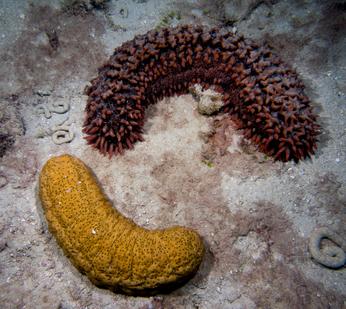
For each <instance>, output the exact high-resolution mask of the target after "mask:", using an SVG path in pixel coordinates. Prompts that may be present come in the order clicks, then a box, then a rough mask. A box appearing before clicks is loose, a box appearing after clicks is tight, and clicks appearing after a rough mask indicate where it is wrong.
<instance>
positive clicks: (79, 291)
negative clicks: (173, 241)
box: [0, 0, 346, 309]
mask: <svg viewBox="0 0 346 309" xmlns="http://www.w3.org/2000/svg"><path fill="white" fill-rule="evenodd" d="M68 2H69V1H65V2H64V3H65V9H63V5H62V4H61V2H60V1H53V0H49V1H48V0H47V1H43V0H42V1H23V0H11V1H10V0H1V1H0V59H1V65H0V96H1V97H0V129H1V131H0V137H1V141H0V143H1V144H0V152H1V155H2V157H1V158H0V164H1V165H0V308H4V309H5V308H60V309H63V308H64V309H70V308H105V309H106V308H109V309H110V308H141V309H144V308H148V309H149V308H215V309H216V308H239V309H240V308H273V309H276V308H321V309H322V308H323V309H324V308H333V309H338V308H345V306H346V302H345V301H346V272H345V267H343V268H341V269H338V270H332V269H328V268H326V267H324V266H322V265H320V264H318V263H316V262H315V261H314V260H312V259H311V257H310V254H309V251H308V240H309V237H310V235H311V233H312V231H313V230H314V229H315V228H318V227H323V226H325V227H328V228H330V229H331V230H333V231H335V232H336V233H338V234H339V235H341V236H342V237H343V238H344V239H345V237H346V216H345V205H346V162H345V153H346V125H345V124H346V102H345V93H346V87H345V86H346V79H345V77H346V52H345V50H346V35H345V29H346V3H345V1H309V0H305V1H301V0H296V1H295V0H292V1H289V0H277V1H256V0H252V1H251V0H246V1H220V0H215V1H206V0H190V1H159V0H147V1H145V0H142V1H138V0H137V1H135V0H127V1H123V0H118V1H116V0H112V1H110V2H108V3H107V7H106V8H103V9H102V8H101V9H97V8H95V7H93V6H92V5H91V4H90V3H88V1H85V2H86V3H87V5H85V6H84V7H79V8H77V9H72V10H71V9H69V10H66V3H68ZM70 2H71V1H70ZM80 2H82V1H80ZM177 23H200V24H204V25H210V26H212V25H221V24H222V25H224V26H226V27H228V30H229V31H234V32H238V33H241V34H244V35H245V36H247V37H251V38H253V39H255V40H257V41H259V42H265V41H266V42H269V43H270V44H271V45H272V47H273V49H274V50H275V51H276V52H277V53H278V54H280V55H281V56H282V58H283V59H284V60H285V61H286V62H287V63H288V64H289V65H290V66H291V67H293V68H294V69H295V70H297V72H298V73H299V75H300V78H301V79H302V80H303V81H304V83H305V85H306V93H307V95H308V96H309V97H310V98H311V101H312V105H313V106H314V108H315V111H316V113H317V114H318V115H319V122H320V124H321V126H322V133H321V135H320V142H319V144H318V151H317V153H316V155H315V156H313V158H312V160H305V161H303V162H300V163H299V164H295V163H293V162H289V163H281V162H274V161H273V160H272V159H271V158H267V157H266V156H264V155H263V154H261V153H259V152H258V151H257V150H256V148H255V147H253V146H251V145H249V143H248V142H247V141H246V140H244V139H243V138H242V132H241V131H236V130H235V127H234V124H233V123H232V122H231V121H229V120H228V119H227V117H224V116H213V117H205V116H202V115H200V114H198V112H197V111H196V102H195V99H194V98H193V97H192V96H191V95H184V96H180V97H172V98H166V99H164V100H162V101H161V102H159V103H158V104H157V105H155V106H152V107H151V108H150V109H149V110H148V113H147V115H148V119H147V123H146V126H145V134H144V137H145V142H142V143H138V144H136V145H135V149H134V150H132V151H127V152H126V154H125V155H124V156H122V157H115V158H112V159H111V160H109V159H108V158H106V157H103V156H102V155H100V154H99V153H98V152H96V151H95V150H93V149H92V148H91V147H89V146H87V145H86V143H85V142H84V140H83V138H82V133H81V125H82V121H83V110H84V106H85V102H86V97H85V96H84V95H83V89H84V87H85V85H87V83H88V81H89V80H90V79H92V78H93V77H95V76H96V74H97V68H98V67H99V66H100V65H101V64H102V63H103V62H104V61H106V59H107V58H108V57H109V55H110V54H111V53H112V50H113V48H114V47H116V46H119V45H120V44H121V43H122V42H124V41H126V40H129V39H132V38H133V37H134V35H135V34H138V33H145V32H146V31H148V30H150V29H152V28H154V27H156V26H159V25H175V24H177ZM52 102H60V103H64V104H66V103H68V104H70V110H69V111H68V112H66V113H65V114H57V113H52V115H51V118H49V119H47V118H45V117H44V115H43V114H42V113H39V111H40V107H42V106H46V107H47V106H49V104H51V103H52ZM66 119H69V122H70V123H71V124H70V129H71V132H73V134H74V139H73V141H72V142H71V143H68V144H62V145H56V144H54V143H53V140H52V136H51V134H52V132H51V129H52V128H53V127H54V126H56V125H58V124H61V123H62V122H64V121H65V120H66ZM210 132H213V134H211V133H210ZM208 134H209V137H208ZM62 153H70V154H74V155H76V156H78V157H79V158H81V159H82V160H84V161H85V162H86V163H87V164H88V165H89V166H90V167H91V168H92V169H93V170H94V172H95V174H96V175H97V177H98V179H99V181H100V183H101V184H102V185H103V188H104V190H105V192H106V193H107V195H108V196H109V198H110V199H111V200H112V201H113V202H114V205H115V207H117V209H119V210H120V211H121V212H122V213H124V214H125V215H126V216H128V217H130V218H132V219H133V220H134V221H135V222H136V223H138V224H140V225H142V226H145V227H148V228H163V227H167V226H171V225H177V224H178V225H183V226H189V227H191V228H194V229H196V230H197V231H198V232H199V233H200V234H201V235H202V237H203V239H204V241H205V244H206V246H207V252H206V256H205V259H204V261H203V263H202V265H201V267H200V270H199V272H198V273H197V275H196V276H195V277H194V278H193V279H192V280H191V281H189V282H188V283H187V284H186V285H185V286H183V287H181V288H179V289H177V290H175V291H174V292H172V293H171V294H168V295H158V296H156V297H147V298H145V297H129V296H124V295H118V294H115V293H113V292H110V291H108V290H103V289H100V288H97V287H95V286H94V285H92V284H91V283H90V282H89V281H88V280H87V279H86V277H84V276H82V275H81V274H80V273H79V272H77V271H76V270H75V269H74V268H73V267H72V266H71V264H70V262H69V261H68V259H67V258H66V257H65V256H64V255H63V254H62V251H61V250H60V249H59V247H58V246H57V244H56V243H55V240H54V238H53V237H52V236H51V234H50V233H49V232H48V231H47V229H46V228H45V225H44V224H43V223H42V218H41V217H40V215H39V208H38V206H37V200H36V192H35V190H36V186H37V179H38V175H39V171H40V169H41V167H42V165H43V164H44V162H45V161H46V160H47V159H49V158H50V157H51V156H54V155H58V154H62Z"/></svg>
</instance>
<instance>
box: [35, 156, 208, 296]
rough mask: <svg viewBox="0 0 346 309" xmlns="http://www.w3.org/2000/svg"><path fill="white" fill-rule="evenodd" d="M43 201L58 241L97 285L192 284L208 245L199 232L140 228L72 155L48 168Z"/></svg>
mask: <svg viewBox="0 0 346 309" xmlns="http://www.w3.org/2000/svg"><path fill="white" fill-rule="evenodd" d="M39 197H40V200H41V204H42V207H43V210H44V213H45V216H46V219H47V222H48V226H49V229H50V231H51V232H52V234H53V235H54V236H55V237H56V239H57V242H58V243H59V245H60V246H61V247H62V249H63V250H64V252H65V254H66V255H67V256H68V257H69V258H70V260H71V262H72V263H73V264H74V265H75V266H76V267H77V268H78V269H79V270H80V271H81V272H82V273H85V274H86V275H87V276H88V278H89V279H90V280H91V281H92V282H93V283H95V284H96V285H99V286H103V287H107V288H110V289H112V290H115V291H119V292H123V293H127V294H134V295H136V294H138V295H143V294H155V293H157V292H161V291H165V290H166V289H171V288H172V287H175V286H176V285H178V284H180V283H181V282H184V281H186V280H188V279H189V278H190V277H192V276H193V274H194V273H195V272H196V271H197V270H198V267H199V265H200V263H201V261H202V258H203V254H204V246H203V242H202V240H201V238H200V236H199V235H198V234H197V233H196V232H194V231H193V230H190V229H188V228H184V227H172V228H169V229H165V230H147V229H144V228H141V227H139V226H138V225H136V224H135V223H134V222H133V221H131V220H130V219H128V218H126V217H124V216H123V215H121V214H120V213H119V212H118V211H117V210H116V209H114V208H113V207H112V204H111V203H110V201H109V200H108V199H107V198H106V196H105V195H104V193H103V192H102V189H101V188H100V186H99V185H98V183H97V181H96V179H95V177H94V176H93V174H92V172H91V171H90V170H89V169H88V168H87V167H86V166H85V164H84V163H83V162H82V161H80V160H79V159H77V158H75V157H72V156H70V155H62V156H59V157H54V158H52V159H50V160H48V161H47V163H46V164H45V165H44V167H43V169H42V172H41V174H40V180H39Z"/></svg>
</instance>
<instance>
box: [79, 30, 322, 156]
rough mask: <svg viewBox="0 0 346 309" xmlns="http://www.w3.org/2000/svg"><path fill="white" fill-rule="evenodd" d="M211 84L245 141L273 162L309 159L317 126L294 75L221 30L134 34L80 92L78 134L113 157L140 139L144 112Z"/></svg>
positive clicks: (265, 50)
mask: <svg viewBox="0 0 346 309" xmlns="http://www.w3.org/2000/svg"><path fill="white" fill-rule="evenodd" d="M196 83H198V84H201V85H202V86H203V88H208V87H209V86H211V85H214V86H215V88H216V90H217V91H219V92H220V93H222V94H223V100H224V106H223V108H222V109H221V110H220V112H224V113H229V114H230V116H231V117H232V119H234V120H235V122H236V124H237V125H238V126H239V128H240V129H243V130H244V135H245V137H246V138H249V139H251V140H252V141H253V142H254V143H255V144H257V145H258V147H259V150H260V151H262V152H264V153H266V154H267V155H270V156H273V157H274V158H275V160H281V161H289V160H295V161H296V162H297V161H299V160H300V159H304V158H306V157H310V155H311V154H313V153H314V151H315V150H316V148H317V146H316V143H317V135H318V132H319V125H318V124H317V122H316V116H315V115H314V113H313V111H312V107H311V106H310V101H309V99H308V97H307V96H306V95H305V93H304V85H303V83H302V82H301V81H300V80H299V79H298V77H297V74H296V73H295V72H294V71H293V70H291V69H290V68H289V67H288V66H287V65H285V64H284V63H283V61H282V60H281V59H280V58H279V57H278V56H277V55H276V54H275V53H274V52H273V51H272V50H271V49H270V48H269V47H267V46H264V45H260V44H257V43H255V42H253V41H252V40H249V39H246V38H244V37H243V36H241V35H236V34H232V33H229V32H227V31H225V30H224V29H222V28H212V29H207V28H204V27H202V26H191V25H184V26H178V27H176V28H166V29H162V30H159V31H156V30H152V31H149V32H148V33H146V34H144V35H137V36H135V38H134V39H133V40H131V41H128V42H125V43H124V44H123V45H122V46H120V47H118V48H116V49H115V51H114V53H113V55H112V56H111V57H110V59H109V61H108V62H107V63H105V64H104V65H103V66H102V67H101V68H100V69H99V75H98V76H97V77H96V78H95V79H93V80H92V81H91V85H90V86H88V87H86V94H87V95H88V96H89V98H88V101H87V105H86V109H85V111H86V116H85V121H84V128H83V132H84V133H86V134H87V136H85V139H86V140H87V142H88V143H89V144H91V145H93V146H94V147H95V148H97V149H98V150H99V151H100V152H101V153H102V154H108V155H109V157H112V156H113V155H116V154H122V153H123V152H124V150H125V149H132V148H133V144H134V143H135V142H137V141H138V140H139V141H142V140H143V136H142V133H143V122H144V115H145V109H146V107H147V106H148V105H149V104H153V103H155V102H156V101H158V100H159V99H161V98H163V97H165V96H172V95H179V94H183V93H187V92H188V89H189V87H190V86H191V85H193V84H196Z"/></svg>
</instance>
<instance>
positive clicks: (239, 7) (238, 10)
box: [224, 0, 261, 23]
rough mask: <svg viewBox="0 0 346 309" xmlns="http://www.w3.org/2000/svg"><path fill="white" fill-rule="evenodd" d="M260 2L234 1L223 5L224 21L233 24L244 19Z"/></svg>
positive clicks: (252, 0)
mask: <svg viewBox="0 0 346 309" xmlns="http://www.w3.org/2000/svg"><path fill="white" fill-rule="evenodd" d="M260 2H261V1H260V0H235V1H227V3H225V7H224V11H225V19H226V20H227V21H228V22H230V23H235V22H237V21H239V20H242V19H243V18H244V17H246V16H247V15H248V14H249V12H250V11H251V10H252V9H253V8H255V7H256V6H257V5H258V4H259V3H260Z"/></svg>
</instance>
